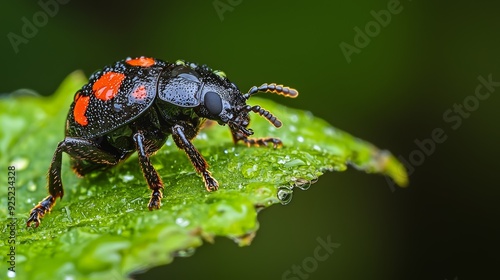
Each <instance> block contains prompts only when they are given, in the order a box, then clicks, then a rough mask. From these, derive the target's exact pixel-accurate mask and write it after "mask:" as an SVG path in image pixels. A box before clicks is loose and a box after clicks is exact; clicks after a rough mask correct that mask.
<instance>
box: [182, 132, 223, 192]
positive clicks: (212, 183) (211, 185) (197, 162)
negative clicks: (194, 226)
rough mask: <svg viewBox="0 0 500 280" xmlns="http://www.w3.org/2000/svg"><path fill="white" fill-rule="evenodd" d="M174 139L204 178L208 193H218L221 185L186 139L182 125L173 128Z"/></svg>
mask: <svg viewBox="0 0 500 280" xmlns="http://www.w3.org/2000/svg"><path fill="white" fill-rule="evenodd" d="M172 137H173V139H174V141H175V144H176V145H177V147H179V148H180V149H183V150H184V152H185V153H186V155H187V156H188V157H189V160H190V161H191V163H192V164H193V166H194V168H195V169H196V171H197V172H198V173H201V175H202V176H203V181H204V182H205V188H206V189H207V191H209V192H211V191H216V190H217V189H218V188H219V183H218V182H217V180H215V178H214V177H212V174H211V173H210V171H208V164H207V162H206V160H205V159H204V158H203V156H202V155H201V154H200V152H198V150H197V149H196V148H195V147H194V145H193V144H192V143H191V141H190V140H189V139H188V138H187V137H186V135H185V133H184V127H183V126H181V125H175V126H174V127H172Z"/></svg>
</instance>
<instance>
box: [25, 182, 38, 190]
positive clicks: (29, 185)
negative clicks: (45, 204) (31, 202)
mask: <svg viewBox="0 0 500 280" xmlns="http://www.w3.org/2000/svg"><path fill="white" fill-rule="evenodd" d="M27 189H28V191H30V192H34V191H36V185H35V182H33V181H29V182H28V187H27Z"/></svg>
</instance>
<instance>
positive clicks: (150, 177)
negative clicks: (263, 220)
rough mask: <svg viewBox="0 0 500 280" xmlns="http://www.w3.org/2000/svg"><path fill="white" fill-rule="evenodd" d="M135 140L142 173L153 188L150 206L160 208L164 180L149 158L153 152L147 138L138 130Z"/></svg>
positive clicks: (151, 208)
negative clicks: (150, 150)
mask: <svg viewBox="0 0 500 280" xmlns="http://www.w3.org/2000/svg"><path fill="white" fill-rule="evenodd" d="M134 141H135V145H136V149H137V153H138V155H139V164H140V165H141V169H142V173H143V174H144V178H146V181H147V182H148V186H149V188H150V189H151V190H152V192H151V199H150V200H149V203H148V208H149V210H153V209H159V208H160V206H161V199H162V198H163V192H162V191H163V182H162V180H161V178H160V176H159V175H158V172H156V170H155V168H154V167H153V165H152V164H151V161H150V160H149V156H150V154H151V153H150V152H149V151H148V145H147V139H145V138H144V135H143V134H142V133H141V132H137V133H136V134H134Z"/></svg>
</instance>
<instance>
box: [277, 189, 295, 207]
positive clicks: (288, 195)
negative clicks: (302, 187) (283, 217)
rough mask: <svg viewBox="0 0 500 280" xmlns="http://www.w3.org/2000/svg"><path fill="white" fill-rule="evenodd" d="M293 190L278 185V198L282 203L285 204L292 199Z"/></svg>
mask: <svg viewBox="0 0 500 280" xmlns="http://www.w3.org/2000/svg"><path fill="white" fill-rule="evenodd" d="M292 196H293V190H292V189H289V188H287V187H280V188H279V189H278V199H279V200H280V202H281V204H282V205H287V204H288V203H290V202H291V201H292Z"/></svg>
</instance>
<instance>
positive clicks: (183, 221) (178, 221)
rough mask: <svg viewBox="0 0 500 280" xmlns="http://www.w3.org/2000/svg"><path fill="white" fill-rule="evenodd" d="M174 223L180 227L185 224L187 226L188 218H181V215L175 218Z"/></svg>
mask: <svg viewBox="0 0 500 280" xmlns="http://www.w3.org/2000/svg"><path fill="white" fill-rule="evenodd" d="M175 223H176V224H178V225H179V226H181V227H187V226H189V220H186V219H184V218H181V217H179V218H177V219H175Z"/></svg>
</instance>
